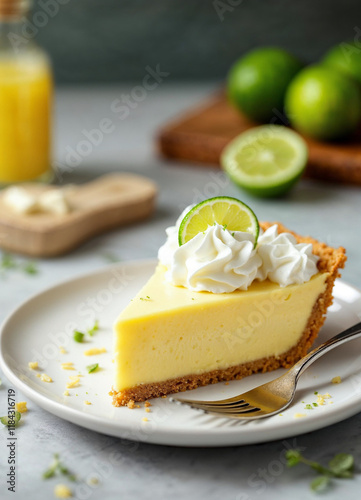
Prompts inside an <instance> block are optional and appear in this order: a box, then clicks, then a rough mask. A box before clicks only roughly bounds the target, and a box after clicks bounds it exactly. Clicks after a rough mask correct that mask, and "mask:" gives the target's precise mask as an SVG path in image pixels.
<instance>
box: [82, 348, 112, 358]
mask: <svg viewBox="0 0 361 500" xmlns="http://www.w3.org/2000/svg"><path fill="white" fill-rule="evenodd" d="M103 352H107V350H106V349H105V347H100V348H99V347H93V348H92V349H88V350H87V351H84V356H94V355H95V354H102V353H103Z"/></svg>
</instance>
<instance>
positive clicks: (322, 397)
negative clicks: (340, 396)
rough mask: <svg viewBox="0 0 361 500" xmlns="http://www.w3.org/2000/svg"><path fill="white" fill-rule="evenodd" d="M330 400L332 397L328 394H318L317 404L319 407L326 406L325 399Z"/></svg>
mask: <svg viewBox="0 0 361 500" xmlns="http://www.w3.org/2000/svg"><path fill="white" fill-rule="evenodd" d="M330 398H332V396H331V394H329V393H328V392H326V394H318V396H317V404H319V405H320V406H323V405H325V404H326V402H325V399H330Z"/></svg>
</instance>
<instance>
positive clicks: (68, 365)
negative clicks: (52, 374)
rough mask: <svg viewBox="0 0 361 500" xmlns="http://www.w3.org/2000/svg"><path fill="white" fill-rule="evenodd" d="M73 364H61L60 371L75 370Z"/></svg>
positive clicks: (69, 362)
mask: <svg viewBox="0 0 361 500" xmlns="http://www.w3.org/2000/svg"><path fill="white" fill-rule="evenodd" d="M73 365H74V363H72V362H71V361H68V362H67V363H61V369H62V370H75V368H74V366H73Z"/></svg>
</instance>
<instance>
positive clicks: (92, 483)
mask: <svg viewBox="0 0 361 500" xmlns="http://www.w3.org/2000/svg"><path fill="white" fill-rule="evenodd" d="M87 483H88V484H89V485H94V484H98V483H99V479H98V478H97V477H90V478H89V479H88V480H87Z"/></svg>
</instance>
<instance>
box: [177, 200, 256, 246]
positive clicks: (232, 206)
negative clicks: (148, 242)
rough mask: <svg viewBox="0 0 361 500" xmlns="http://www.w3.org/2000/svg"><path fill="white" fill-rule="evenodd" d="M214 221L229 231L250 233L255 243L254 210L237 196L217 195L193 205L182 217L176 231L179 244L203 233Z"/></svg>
mask: <svg viewBox="0 0 361 500" xmlns="http://www.w3.org/2000/svg"><path fill="white" fill-rule="evenodd" d="M214 223H217V224H219V225H220V226H223V229H227V230H228V231H230V232H234V231H243V232H246V233H251V234H253V236H254V239H255V245H256V243H257V238H258V233H259V224H258V219H257V217H256V216H255V214H254V212H253V211H252V210H251V209H250V208H249V206H247V205H246V204H245V203H243V202H242V201H240V200H237V198H231V197H230V196H217V197H216V198H209V199H208V200H204V201H202V202H201V203H198V205H196V206H195V207H193V208H192V209H191V210H190V211H189V212H188V213H187V214H186V215H185V217H184V218H183V220H182V222H181V224H180V226H179V232H178V241H179V246H181V245H183V244H184V243H187V242H188V241H189V240H191V239H192V238H194V237H195V236H196V235H197V234H198V233H203V232H204V231H206V230H207V229H208V227H209V226H213V225H214Z"/></svg>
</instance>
